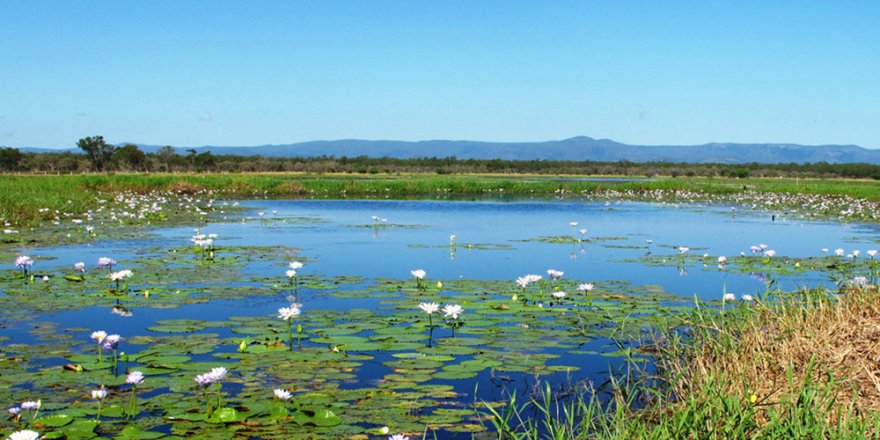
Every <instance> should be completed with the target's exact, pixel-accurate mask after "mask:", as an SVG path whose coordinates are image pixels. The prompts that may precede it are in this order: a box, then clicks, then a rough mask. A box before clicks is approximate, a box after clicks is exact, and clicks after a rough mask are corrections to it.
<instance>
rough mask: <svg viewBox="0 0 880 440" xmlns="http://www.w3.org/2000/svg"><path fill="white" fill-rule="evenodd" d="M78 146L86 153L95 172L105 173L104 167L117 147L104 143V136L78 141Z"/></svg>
mask: <svg viewBox="0 0 880 440" xmlns="http://www.w3.org/2000/svg"><path fill="white" fill-rule="evenodd" d="M76 146H77V147H79V148H81V149H82V150H83V151H85V152H86V154H87V155H88V156H89V160H90V161H91V162H92V168H93V169H94V170H95V171H104V167H105V166H106V165H107V163H108V162H110V157H111V156H113V152H114V151H116V147H115V146H113V145H111V144H108V143H106V142H104V136H91V137H85V138H82V139H80V140H79V141H77V143H76Z"/></svg>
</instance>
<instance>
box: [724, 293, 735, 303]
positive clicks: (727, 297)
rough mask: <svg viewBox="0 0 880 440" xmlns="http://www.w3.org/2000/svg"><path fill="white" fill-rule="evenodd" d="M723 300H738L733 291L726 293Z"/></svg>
mask: <svg viewBox="0 0 880 440" xmlns="http://www.w3.org/2000/svg"><path fill="white" fill-rule="evenodd" d="M721 300H722V301H723V302H727V301H736V295H735V294H733V293H725V294H724V296H723V297H721Z"/></svg>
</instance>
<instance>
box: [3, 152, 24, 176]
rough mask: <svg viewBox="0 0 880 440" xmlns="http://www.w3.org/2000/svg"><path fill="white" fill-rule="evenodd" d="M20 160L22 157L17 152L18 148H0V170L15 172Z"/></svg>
mask: <svg viewBox="0 0 880 440" xmlns="http://www.w3.org/2000/svg"><path fill="white" fill-rule="evenodd" d="M22 159H24V155H23V154H21V151H18V148H0V170H3V171H14V170H16V169H17V168H18V165H19V164H21V161H22Z"/></svg>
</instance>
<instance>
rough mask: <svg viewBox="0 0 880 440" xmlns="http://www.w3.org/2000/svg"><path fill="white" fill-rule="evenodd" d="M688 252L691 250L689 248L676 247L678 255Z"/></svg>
mask: <svg viewBox="0 0 880 440" xmlns="http://www.w3.org/2000/svg"><path fill="white" fill-rule="evenodd" d="M689 250H691V248H689V247H687V246H679V247H678V252H680V253H682V254H684V253H686V252H687V251H689Z"/></svg>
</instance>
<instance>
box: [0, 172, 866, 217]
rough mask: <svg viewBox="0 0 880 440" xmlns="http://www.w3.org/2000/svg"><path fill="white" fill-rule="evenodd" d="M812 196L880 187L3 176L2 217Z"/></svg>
mask: <svg viewBox="0 0 880 440" xmlns="http://www.w3.org/2000/svg"><path fill="white" fill-rule="evenodd" d="M743 188H747V189H748V190H750V191H757V192H772V193H783V194H795V193H807V194H819V195H831V196H850V197H854V198H859V199H864V200H868V201H880V183H876V182H873V181H871V182H869V181H851V180H804V179H717V178H710V179H707V178H669V179H655V180H645V181H636V182H600V181H578V180H546V179H541V180H535V179H530V178H529V177H527V176H525V177H524V176H516V177H509V176H436V175H421V174H419V175H400V176H398V175H394V176H390V175H389V176H375V177H362V176H349V175H302V174H146V175H145V174H113V175H70V176H37V175H32V176H29V175H24V176H23V175H4V176H2V179H0V218H2V219H4V220H6V221H10V222H12V223H14V224H33V223H35V222H39V221H41V220H47V219H49V218H50V217H51V216H50V215H49V213H43V214H41V213H40V212H39V210H40V209H41V208H49V209H50V210H53V211H54V210H60V211H72V212H83V211H85V210H88V209H92V208H94V207H95V206H97V202H96V197H98V196H102V195H103V196H106V195H107V194H115V193H121V192H135V193H142V194H143V193H148V192H151V191H172V192H177V193H181V192H182V193H191V194H192V193H199V192H203V191H210V192H212V193H214V194H216V195H218V196H230V197H254V196H270V197H278V198H285V197H303V196H308V197H354V198H367V197H394V198H403V197H419V196H437V195H483V194H494V195H539V196H558V195H560V194H561V195H591V194H603V193H605V192H607V191H614V192H616V193H623V192H626V193H631V194H635V195H638V194H640V193H648V192H651V191H658V190H659V191H668V192H676V191H677V192H698V193H701V194H703V195H704V197H707V198H708V197H711V196H725V195H731V194H736V193H739V192H743Z"/></svg>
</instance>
